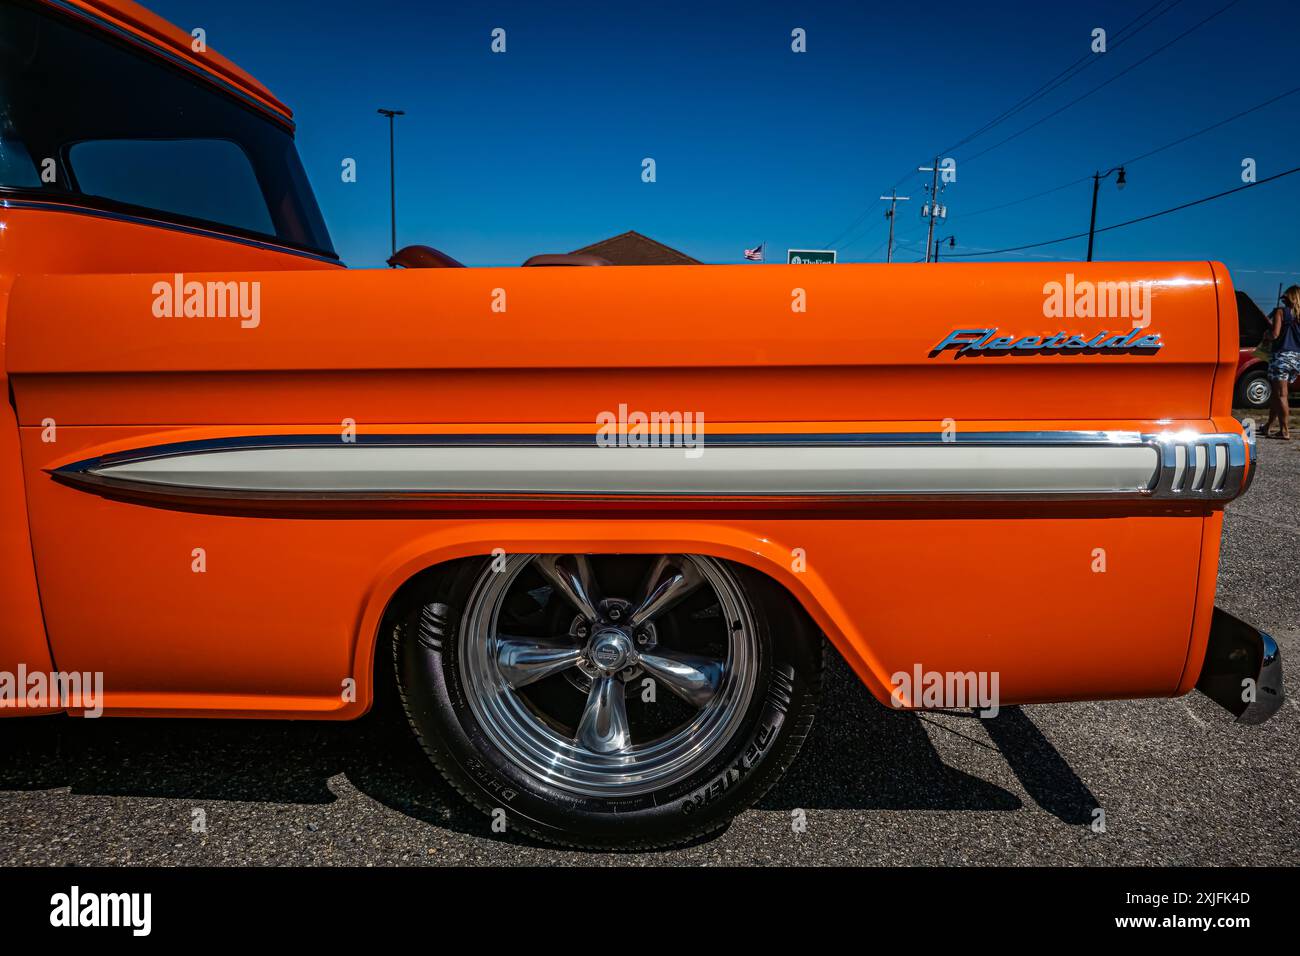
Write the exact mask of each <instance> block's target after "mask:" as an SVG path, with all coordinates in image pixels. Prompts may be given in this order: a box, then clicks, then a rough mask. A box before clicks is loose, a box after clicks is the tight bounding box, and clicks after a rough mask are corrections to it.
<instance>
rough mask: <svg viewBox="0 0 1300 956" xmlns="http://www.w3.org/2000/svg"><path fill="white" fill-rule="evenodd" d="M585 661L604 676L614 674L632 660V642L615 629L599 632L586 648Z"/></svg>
mask: <svg viewBox="0 0 1300 956" xmlns="http://www.w3.org/2000/svg"><path fill="white" fill-rule="evenodd" d="M587 659H588V660H589V661H591V663H592V664H594V665H595V666H596V667H599V668H600V669H601V670H602V671H604V672H605V673H606V674H616V673H618V672H619V671H621V670H622V669H623V668H624V667H626V666H627V665H628V663H630V661H631V659H632V641H631V639H630V638H629V637H628V636H627V635H626V634H624V633H623V632H622V631H620V630H617V629H615V628H612V627H611V628H605V629H603V630H599V631H597V632H596V634H595V636H593V637H592V639H591V644H590V645H589V646H588V648H587Z"/></svg>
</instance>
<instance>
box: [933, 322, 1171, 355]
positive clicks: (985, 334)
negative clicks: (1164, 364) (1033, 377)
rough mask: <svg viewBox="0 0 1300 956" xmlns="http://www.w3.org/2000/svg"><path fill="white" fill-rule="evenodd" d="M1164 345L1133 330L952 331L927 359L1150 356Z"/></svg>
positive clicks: (1152, 334) (1153, 336) (1156, 335)
mask: <svg viewBox="0 0 1300 956" xmlns="http://www.w3.org/2000/svg"><path fill="white" fill-rule="evenodd" d="M1162 345H1164V343H1163V342H1161V341H1160V333H1159V332H1147V331H1146V330H1145V329H1132V330H1131V331H1129V332H1115V333H1111V332H1109V331H1106V330H1103V331H1101V332H1098V333H1097V334H1096V335H1094V336H1091V337H1089V336H1087V335H1086V334H1082V333H1074V332H1057V333H1056V334H1055V335H1023V336H1019V337H1017V336H1014V335H999V334H998V330H997V329H953V330H952V331H951V332H949V333H948V335H947V337H946V338H944V340H943V341H942V342H940V343H939V344H938V345H936V346H935V347H934V348H932V349H931V350H930V357H931V358H934V357H936V356H938V355H942V354H943V353H944V352H946V351H947V350H949V349H953V350H954V355H958V356H960V355H1007V354H1022V353H1029V354H1031V355H1034V354H1037V355H1068V354H1077V355H1125V354H1127V355H1153V354H1155V353H1156V352H1158V351H1159V350H1160V348H1161V346H1162Z"/></svg>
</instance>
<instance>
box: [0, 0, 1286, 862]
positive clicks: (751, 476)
mask: <svg viewBox="0 0 1300 956" xmlns="http://www.w3.org/2000/svg"><path fill="white" fill-rule="evenodd" d="M398 260H399V261H400V262H403V263H405V264H407V265H410V266H423V267H422V268H407V269H401V270H371V271H362V270H356V271H352V270H347V269H345V268H343V267H342V265H341V263H340V262H339V261H338V259H337V257H336V255H335V253H334V251H333V249H332V248H331V245H330V239H329V236H328V234H327V232H326V229H325V225H324V222H323V220H322V217H321V214H320V212H319V211H318V209H317V206H316V203H315V200H314V198H313V196H312V192H311V189H310V186H309V184H308V182H307V179H306V177H305V175H304V173H303V169H302V166H301V165H300V163H299V160H298V157H297V154H296V152H295V148H294V141H293V125H292V121H291V114H290V111H289V110H288V109H287V108H286V107H285V106H284V105H283V104H281V103H280V102H279V101H278V100H276V99H275V97H274V96H272V95H271V93H270V92H268V91H267V90H266V89H265V88H263V87H262V86H261V85H260V84H258V83H257V82H256V81H254V80H253V79H252V78H251V77H249V76H248V75H247V74H245V73H243V72H242V71H241V70H239V69H238V68H237V67H235V66H234V65H233V64H231V63H229V62H228V61H226V60H225V59H223V58H222V57H220V56H219V55H217V54H215V53H212V52H203V53H196V52H194V51H193V50H192V48H191V43H190V37H189V36H188V35H186V34H185V33H183V32H182V31H180V30H179V29H177V28H175V27H173V26H171V25H169V24H167V23H165V22H163V21H161V20H159V19H158V18H156V17H154V16H153V15H151V14H150V13H148V12H147V11H145V10H143V9H142V8H140V7H138V6H136V5H135V4H133V3H129V2H125V0H57V2H56V0H50V2H43V3H37V2H32V0H2V2H0V333H2V335H0V342H2V345H0V395H3V400H2V401H0V559H2V561H3V574H2V575H0V704H2V705H3V706H0V713H6V714H40V713H57V712H68V713H71V714H75V715H85V716H95V715H98V714H100V713H103V714H108V715H135V716H158V715H170V716H193V717H260V718H317V719H350V718H355V717H358V716H360V715H362V714H364V713H365V712H366V711H367V709H368V708H369V707H370V706H371V702H372V698H373V696H374V695H375V693H376V691H377V688H379V687H380V686H381V683H382V682H385V681H391V682H395V684H396V686H397V690H398V692H399V696H400V699H401V700H402V702H403V705H404V706H405V708H406V711H407V714H408V716H409V718H410V723H411V725H412V726H413V728H414V731H415V733H416V734H417V735H418V737H419V739H420V740H421V742H422V743H423V745H424V747H425V749H426V750H427V752H428V754H429V756H430V757H431V758H432V760H433V761H434V762H435V763H436V764H437V766H438V767H439V768H440V769H441V770H442V772H443V773H444V774H445V775H446V776H447V777H448V778H449V779H450V780H451V781H452V783H453V784H455V785H456V787H457V788H458V789H460V791H461V792H462V793H464V795H465V796H466V797H467V798H468V799H469V800H470V801H472V802H473V803H474V804H476V805H477V806H479V807H480V808H481V809H483V810H484V811H486V812H488V813H494V812H498V811H503V812H504V813H505V815H506V817H507V818H508V820H509V821H510V825H511V826H512V828H515V829H521V830H523V831H525V832H528V833H531V834H534V835H536V836H539V837H542V838H545V839H549V840H554V841H559V842H565V843H570V844H575V845H583V846H613V845H619V846H662V845H668V844H672V843H675V842H678V841H682V840H686V839H691V838H693V837H696V836H698V835H700V834H704V833H708V832H710V831H712V830H714V829H716V828H718V827H719V826H721V825H723V823H724V822H725V821H726V820H727V819H728V818H730V817H731V816H732V815H734V814H735V813H737V812H739V811H740V810H741V809H743V808H744V807H745V806H747V805H749V804H750V803H752V802H753V801H754V800H756V799H757V798H758V796H759V795H761V794H762V792H763V791H764V790H765V789H766V788H767V787H769V786H770V785H771V784H772V783H773V782H774V781H775V780H776V778H777V776H778V775H779V774H780V773H781V772H782V770H783V769H784V768H785V767H787V766H788V765H789V764H790V762H791V761H792V760H793V759H794V756H795V754H796V752H797V751H798V749H799V746H800V744H801V742H802V740H803V738H804V737H805V736H806V735H807V734H808V732H809V729H810V727H811V723H812V719H813V711H814V708H815V706H816V701H817V696H818V691H819V684H820V680H821V668H822V658H823V635H824V637H825V638H826V639H828V642H829V645H830V647H831V648H833V652H834V653H838V654H840V655H841V656H842V657H843V658H844V660H845V661H847V662H848V664H849V665H850V666H851V667H852V668H853V670H854V671H855V672H856V673H857V674H858V676H859V677H860V678H861V680H862V682H863V683H864V684H865V686H866V688H867V689H868V690H869V691H870V692H871V693H872V694H873V695H875V696H876V697H877V698H878V699H879V701H880V702H881V703H882V704H884V705H886V706H896V707H910V708H922V707H966V708H972V709H978V710H980V711H981V712H983V713H985V714H992V713H994V712H996V710H997V708H998V707H999V706H1007V705H1013V704H1021V703H1034V702H1041V701H1066V700H1081V699H1101V698H1125V697H1160V696H1165V697H1168V696H1174V695H1180V694H1185V693H1187V692H1189V691H1191V690H1192V689H1193V688H1196V687H1198V686H1199V687H1200V689H1201V690H1203V691H1204V692H1206V693H1208V694H1209V695H1210V696H1212V697H1214V699H1216V700H1218V701H1219V702H1220V703H1222V704H1223V705H1224V706H1225V707H1226V708H1227V709H1228V710H1229V711H1230V712H1231V714H1232V715H1234V716H1235V717H1236V718H1237V719H1239V720H1242V721H1246V722H1258V721H1260V720H1263V719H1265V718H1266V717H1267V716H1269V715H1270V714H1271V713H1272V712H1273V711H1275V710H1276V709H1277V707H1278V706H1279V704H1280V702H1281V699H1282V696H1281V695H1282V685H1281V664H1280V659H1279V656H1278V650H1277V647H1276V644H1275V643H1274V642H1273V640H1272V639H1271V638H1269V637H1268V636H1267V635H1265V634H1262V633H1261V632H1259V631H1257V630H1255V629H1254V628H1252V627H1250V626H1248V625H1246V624H1245V623H1243V622H1241V621H1238V620H1236V619H1234V618H1232V617H1230V616H1228V615H1226V614H1224V613H1223V612H1221V611H1218V610H1216V609H1215V607H1214V589H1215V572H1216V568H1217V564H1218V557H1219V539H1220V532H1221V528H1222V523H1223V508H1224V505H1225V504H1226V503H1227V502H1228V501H1230V500H1231V499H1233V498H1234V497H1236V496H1238V495H1240V494H1242V493H1243V492H1245V490H1246V488H1247V485H1248V484H1249V483H1250V481H1251V478H1252V477H1253V475H1254V471H1255V467H1256V465H1255V456H1254V453H1253V452H1254V446H1253V440H1252V437H1251V436H1250V435H1249V434H1247V433H1243V431H1242V428H1241V426H1240V425H1239V423H1238V422H1237V421H1236V420H1234V419H1233V417H1232V416H1231V414H1230V408H1231V399H1232V392H1233V385H1234V382H1233V370H1234V367H1235V363H1236V357H1237V330H1236V311H1235V305H1234V297H1233V290H1232V284H1231V281H1230V279H1229V277H1228V274H1227V271H1226V270H1225V269H1224V268H1223V266H1222V265H1220V264H1218V263H1210V262H1192V263H1108V264H1101V263H1089V264H1082V263H1081V264H1078V265H1073V266H1070V265H1062V264H1053V265H1045V264H980V265H965V264H952V265H947V264H945V265H938V266H935V265H838V266H835V267H832V268H824V269H806V268H801V267H799V266H775V265H774V266H767V267H754V266H692V267H643V268H627V267H616V266H607V265H598V264H595V263H585V264H587V265H590V266H594V267H582V268H535V267H530V268H516V269H499V268H490V269H488V268H473V269H469V268H458V267H457V266H458V263H456V262H455V261H454V260H452V259H451V258H449V257H447V256H443V255H440V254H437V253H436V252H433V251H432V250H414V251H412V250H408V251H407V253H406V254H404V255H402V254H399V256H398ZM541 261H542V262H544V263H547V264H553V263H556V262H560V263H563V262H566V261H567V260H565V259H564V258H563V257H558V258H557V257H550V258H548V259H543V260H541ZM575 264H576V263H575ZM938 287H942V288H943V289H944V290H945V294H944V295H943V296H938V295H936V294H935V291H934V290H935V289H936V288H938Z"/></svg>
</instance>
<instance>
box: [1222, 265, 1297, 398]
mask: <svg viewBox="0 0 1300 956" xmlns="http://www.w3.org/2000/svg"><path fill="white" fill-rule="evenodd" d="M1270 325H1271V323H1270V322H1269V319H1268V316H1267V315H1265V314H1264V312H1263V310H1261V309H1260V307H1259V306H1257V305H1256V304H1255V303H1254V302H1253V301H1251V299H1250V298H1249V297H1247V295H1246V294H1245V293H1244V292H1241V291H1238V292H1237V330H1238V334H1239V336H1240V338H1239V339H1238V344H1239V345H1240V347H1241V351H1240V352H1238V353H1237V379H1236V383H1237V384H1236V388H1235V389H1234V391H1233V393H1232V407H1233V408H1268V402H1269V399H1270V398H1272V397H1273V383H1272V382H1270V381H1269V380H1268V357H1267V356H1264V355H1261V354H1260V353H1259V352H1258V351H1256V350H1257V349H1258V348H1259V346H1260V345H1261V344H1262V343H1263V341H1264V338H1265V336H1266V335H1267V330H1268V328H1269V326H1270ZM1298 382H1300V379H1298V380H1297V381H1295V382H1292V383H1291V398H1292V401H1293V402H1294V401H1295V400H1296V399H1297V398H1300V384H1297V383H1298Z"/></svg>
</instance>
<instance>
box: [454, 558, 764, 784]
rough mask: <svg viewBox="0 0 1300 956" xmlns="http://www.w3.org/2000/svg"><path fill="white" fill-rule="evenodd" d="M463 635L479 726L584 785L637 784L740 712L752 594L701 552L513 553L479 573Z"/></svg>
mask: <svg viewBox="0 0 1300 956" xmlns="http://www.w3.org/2000/svg"><path fill="white" fill-rule="evenodd" d="M602 572H603V573H602ZM688 599H691V600H690V601H689V602H688ZM460 645H461V646H460V651H461V654H460V666H461V672H462V677H463V680H464V683H465V686H466V689H467V690H468V692H469V704H470V707H471V708H472V709H473V711H474V713H475V716H476V717H477V718H478V719H479V722H480V724H481V726H482V728H483V731H484V733H485V734H487V735H488V736H489V737H490V738H491V740H492V742H493V743H494V744H495V745H496V746H497V747H499V748H500V749H501V750H502V751H503V752H504V753H506V754H507V755H509V756H510V757H511V758H512V759H514V760H515V761H516V762H518V764H519V765H520V766H522V767H525V768H527V769H528V770H530V771H531V772H532V773H533V774H534V775H536V776H537V777H538V778H539V779H542V780H544V781H545V782H547V783H549V784H551V785H553V786H556V787H559V788H561V789H564V790H568V791H572V792H574V793H577V794H582V795H584V796H609V795H635V794H639V793H645V792H648V791H650V790H655V789H659V788H661V787H665V786H669V785H671V784H673V783H675V782H677V781H679V780H681V779H684V778H685V777H687V776H689V775H690V774H691V773H692V771H693V770H695V769H696V768H697V767H698V766H700V765H701V764H703V763H707V762H708V761H709V760H710V759H711V758H712V757H713V756H714V755H715V754H716V753H717V752H718V750H719V749H720V748H721V746H722V745H723V744H724V743H725V742H726V741H727V740H728V739H730V737H731V736H732V734H733V733H734V732H735V729H736V726H737V724H738V723H739V722H740V720H741V719H742V718H743V717H744V715H745V712H746V709H747V707H748V705H749V702H750V698H751V696H752V695H753V692H754V684H755V679H756V676H757V667H758V651H757V646H756V636H755V633H754V623H753V618H752V611H751V610H750V608H749V605H748V602H747V601H746V599H745V597H744V596H743V594H741V592H740V589H739V587H738V585H737V584H736V582H735V579H734V578H733V577H732V575H731V573H730V572H729V571H728V570H727V569H726V568H725V567H724V566H723V565H721V564H719V563H718V562H717V561H714V560H713V559H711V558H706V557H701V556H696V555H661V556H658V557H654V558H646V559H640V560H638V559H637V558H635V557H631V558H629V557H624V556H609V557H607V558H603V559H602V558H596V557H592V556H589V555H585V554H564V555H556V554H540V555H514V556H511V557H509V558H507V559H506V560H505V562H504V567H503V568H501V569H500V570H493V568H492V567H489V568H488V569H487V570H486V571H485V572H484V573H483V575H482V577H481V579H480V581H479V583H478V586H477V588H476V590H475V592H474V595H473V596H472V597H471V599H470V602H469V607H468V609H467V611H466V616H465V624H464V627H463V629H462V630H461V633H460ZM660 688H662V689H664V690H666V691H667V692H668V693H669V694H670V695H672V697H673V698H675V699H674V700H666V699H663V698H662V697H661V696H660V693H659V691H660ZM674 704H676V705H677V706H673V705H674Z"/></svg>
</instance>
